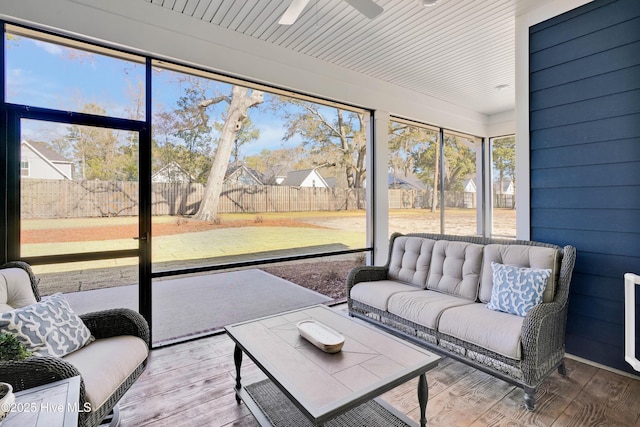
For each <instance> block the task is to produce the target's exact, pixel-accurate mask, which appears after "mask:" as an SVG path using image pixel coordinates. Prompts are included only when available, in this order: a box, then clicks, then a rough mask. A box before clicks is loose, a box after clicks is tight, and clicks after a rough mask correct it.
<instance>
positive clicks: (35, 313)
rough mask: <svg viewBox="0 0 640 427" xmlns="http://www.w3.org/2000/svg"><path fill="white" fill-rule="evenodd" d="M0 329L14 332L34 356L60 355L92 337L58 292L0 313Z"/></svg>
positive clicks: (78, 346)
mask: <svg viewBox="0 0 640 427" xmlns="http://www.w3.org/2000/svg"><path fill="white" fill-rule="evenodd" d="M0 331H2V332H10V333H12V334H14V335H16V336H17V337H18V339H19V340H20V341H22V342H23V343H24V345H25V346H26V347H27V349H28V350H29V351H31V352H32V353H33V354H34V355H36V356H57V357H62V356H65V355H67V354H69V353H71V352H74V351H76V350H78V349H79V348H81V347H84V346H85V345H87V344H89V343H90V342H91V341H93V340H94V338H93V337H92V336H91V332H90V331H89V329H88V328H87V326H86V325H85V324H84V322H83V321H82V319H80V317H78V315H77V314H76V313H75V312H74V311H73V310H72V309H71V307H70V306H69V303H68V302H67V300H66V299H65V298H64V296H63V295H62V294H60V293H57V294H54V295H51V296H49V297H46V298H43V299H42V301H40V302H38V303H36V304H31V305H28V306H26V307H23V308H17V309H15V310H11V311H8V312H6V313H2V314H0Z"/></svg>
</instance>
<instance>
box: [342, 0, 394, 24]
mask: <svg viewBox="0 0 640 427" xmlns="http://www.w3.org/2000/svg"><path fill="white" fill-rule="evenodd" d="M344 1H345V2H347V3H349V4H350V5H351V6H353V8H354V9H356V10H357V11H358V12H360V13H362V14H363V15H364V16H366V17H367V18H369V19H373V18H375V17H376V16H378V15H380V14H381V13H382V12H383V11H384V9H383V8H382V7H381V6H378V5H377V4H376V3H375V2H374V1H373V0H344Z"/></svg>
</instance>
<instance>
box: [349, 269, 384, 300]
mask: <svg viewBox="0 0 640 427" xmlns="http://www.w3.org/2000/svg"><path fill="white" fill-rule="evenodd" d="M388 272H389V269H388V268H387V267H375V266H362V267H355V268H354V269H352V270H351V271H350V272H349V275H348V276H347V297H348V296H349V294H350V293H351V288H353V287H354V286H355V285H356V284H358V283H360V282H375V281H377V280H385V279H386V278H387V273H388Z"/></svg>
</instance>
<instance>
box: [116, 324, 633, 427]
mask: <svg viewBox="0 0 640 427" xmlns="http://www.w3.org/2000/svg"><path fill="white" fill-rule="evenodd" d="M233 349H234V345H233V342H232V341H231V339H229V338H228V337H227V336H226V335H224V334H223V335H218V336H213V337H208V338H203V339H200V340H197V341H192V342H189V343H184V344H179V345H175V346H172V347H166V348H161V349H157V350H153V351H152V352H151V355H150V358H149V364H148V367H147V369H146V371H145V372H144V373H143V375H142V376H141V378H140V379H139V380H138V381H137V382H136V383H135V384H134V385H133V387H132V388H131V389H130V390H129V391H128V392H127V394H126V395H125V396H124V398H123V399H122V400H121V401H120V411H121V417H122V422H121V426H122V427H139V426H171V427H174V426H190V427H197V426H248V427H255V426H257V425H258V424H257V423H256V421H255V420H254V418H253V416H252V415H251V414H250V413H249V412H248V410H247V409H246V407H245V406H244V405H243V404H241V405H237V404H236V401H235V397H234V392H233V386H234V381H235V380H234V378H235V371H234V364H233ZM242 369H243V370H242V375H243V378H247V379H248V378H250V377H251V376H258V375H260V372H259V369H258V368H257V367H255V365H253V364H252V363H251V361H250V360H248V359H247V358H245V360H244V362H243V367H242ZM427 380H428V383H429V403H428V406H427V418H428V424H429V425H430V426H446V427H452V426H454V427H457V426H474V427H475V426H509V427H516V426H554V427H555V426H576V427H578V426H579V427H583V426H628V427H640V380H637V379H633V378H630V377H628V376H625V375H619V374H616V373H612V372H610V371H607V370H603V369H599V368H596V367H593V366H590V365H587V364H584V363H581V362H578V361H575V360H572V359H567V377H566V378H563V377H561V376H560V375H559V374H557V373H555V374H553V375H552V376H551V377H550V378H549V379H547V381H546V382H545V383H544V385H543V386H542V387H541V388H540V389H539V390H538V393H537V395H536V397H537V404H536V410H535V411H534V412H530V411H527V410H526V409H525V408H524V404H523V392H522V390H521V389H519V388H516V387H514V386H511V385H509V384H508V383H506V382H504V381H501V380H499V379H496V378H493V377H492V376H490V375H488V374H485V373H483V372H480V371H478V370H475V369H473V368H470V367H468V366H466V365H464V364H462V363H460V362H456V361H453V360H451V359H448V358H445V359H443V360H442V361H441V363H440V365H439V366H438V367H437V368H435V369H433V370H432V371H430V372H428V373H427ZM416 381H417V380H414V381H411V382H409V383H407V384H405V385H403V386H401V387H398V388H396V389H394V390H391V391H390V392H388V393H386V394H385V395H383V398H384V399H385V400H387V401H388V402H389V403H391V404H392V405H394V406H395V407H397V408H398V409H400V410H401V411H402V412H404V413H406V414H408V415H409V416H410V417H411V418H413V419H414V420H416V421H417V420H418V419H419V410H418V404H417V395H416V388H417V382H416ZM363 427H364V426H363Z"/></svg>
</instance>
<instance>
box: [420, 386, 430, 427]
mask: <svg viewBox="0 0 640 427" xmlns="http://www.w3.org/2000/svg"><path fill="white" fill-rule="evenodd" d="M428 400H429V385H428V384H427V376H426V375H425V374H422V375H420V378H419V379H418V403H419V404H420V427H425V426H426V425H427V401H428Z"/></svg>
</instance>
